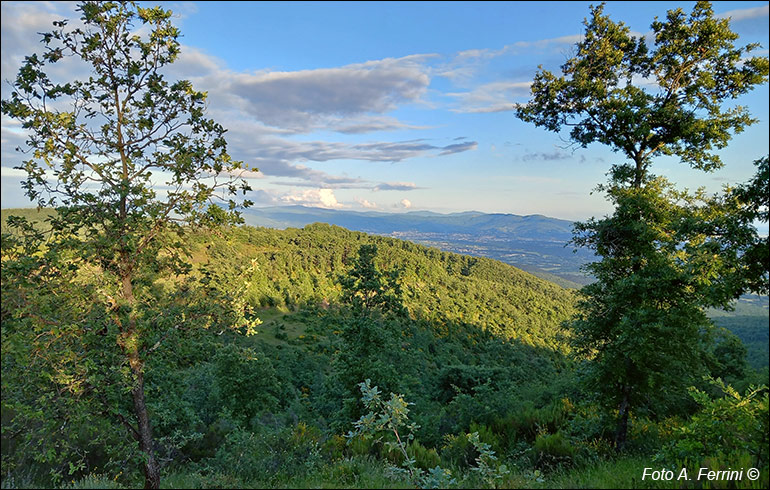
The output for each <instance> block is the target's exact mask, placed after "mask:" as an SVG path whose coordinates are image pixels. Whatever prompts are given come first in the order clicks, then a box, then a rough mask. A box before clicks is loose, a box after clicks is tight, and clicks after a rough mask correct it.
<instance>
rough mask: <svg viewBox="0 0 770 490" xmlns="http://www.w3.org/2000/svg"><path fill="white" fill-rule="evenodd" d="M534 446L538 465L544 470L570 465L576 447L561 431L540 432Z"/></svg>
mask: <svg viewBox="0 0 770 490" xmlns="http://www.w3.org/2000/svg"><path fill="white" fill-rule="evenodd" d="M534 448H535V456H536V464H537V467H538V468H540V469H543V470H550V469H555V468H557V467H560V466H565V465H570V464H571V463H572V458H573V456H574V455H575V447H574V446H573V445H572V443H571V442H570V441H569V440H568V439H567V438H565V437H564V435H563V434H562V433H561V432H557V433H556V434H547V433H543V434H538V436H537V438H536V439H535V445H534Z"/></svg>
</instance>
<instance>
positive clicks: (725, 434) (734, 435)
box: [656, 379, 768, 488]
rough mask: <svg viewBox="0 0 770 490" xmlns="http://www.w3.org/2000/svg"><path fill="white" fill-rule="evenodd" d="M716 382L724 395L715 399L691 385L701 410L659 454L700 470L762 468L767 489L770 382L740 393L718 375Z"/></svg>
mask: <svg viewBox="0 0 770 490" xmlns="http://www.w3.org/2000/svg"><path fill="white" fill-rule="evenodd" d="M712 384H713V385H714V386H716V387H717V388H719V389H720V390H721V391H722V392H723V393H724V395H725V396H724V397H722V398H717V399H712V398H711V397H710V396H709V395H708V394H706V393H704V392H702V391H699V390H697V389H695V388H690V394H691V396H692V397H693V398H694V399H695V401H696V402H697V403H698V404H699V405H700V406H701V409H700V411H698V412H697V413H696V414H694V415H693V416H692V417H691V418H690V421H689V422H688V423H687V424H685V425H684V426H682V427H681V428H679V429H678V430H676V431H675V432H674V436H673V439H674V440H673V441H672V442H671V443H669V444H668V445H666V446H665V447H664V448H663V450H662V451H661V452H660V453H658V455H657V456H656V459H657V460H658V461H660V462H662V463H664V464H667V465H669V466H672V467H687V468H688V469H689V470H690V471H695V472H696V474H697V471H698V469H699V468H710V469H713V470H727V469H728V468H731V469H736V468H757V469H759V470H760V475H761V478H762V480H761V481H759V483H760V484H761V486H760V487H759V488H767V486H768V392H767V387H766V386H761V387H759V388H750V389H749V390H747V392H746V394H745V395H743V396H741V395H740V394H738V392H736V391H735V390H734V389H733V388H732V387H731V386H729V385H725V384H724V383H723V382H722V381H721V380H719V379H717V380H712ZM746 483H748V482H746Z"/></svg>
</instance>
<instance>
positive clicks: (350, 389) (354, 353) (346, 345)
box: [332, 245, 404, 428]
mask: <svg viewBox="0 0 770 490" xmlns="http://www.w3.org/2000/svg"><path fill="white" fill-rule="evenodd" d="M399 275H400V272H399V270H398V269H394V270H392V271H390V272H383V271H381V270H380V268H379V267H378V265H377V245H361V246H360V247H359V249H358V257H357V259H356V260H355V262H354V264H353V267H351V269H350V270H349V271H348V273H347V274H346V275H341V276H340V277H339V278H338V282H339V284H340V285H341V286H342V301H343V303H345V304H348V305H350V306H351V312H352V317H350V318H347V319H345V320H344V321H343V322H342V325H341V326H340V327H341V334H340V340H341V342H342V346H341V347H342V348H341V349H340V350H339V352H338V353H337V354H336V355H335V356H334V359H333V361H332V365H333V367H334V371H335V373H336V376H334V381H333V385H334V386H333V390H336V391H337V392H338V394H339V396H341V397H342V409H341V410H339V412H338V414H337V415H338V421H335V422H334V424H335V425H339V427H340V428H342V427H344V426H345V424H348V423H349V422H350V421H351V420H356V419H357V418H358V417H360V416H361V414H362V413H363V410H364V406H363V405H362V404H361V401H360V400H359V397H358V392H359V389H358V387H359V383H360V382H361V380H362V379H368V378H371V379H374V380H375V381H376V382H377V383H378V385H379V386H382V387H384V388H386V389H389V390H391V391H394V390H397V389H398V388H399V384H400V383H399V381H400V380H399V375H398V370H397V369H396V367H395V362H394V360H395V353H396V351H398V347H397V341H398V339H399V338H400V333H401V328H402V325H401V323H400V322H399V314H400V313H402V312H403V311H404V307H403V305H402V303H401V289H400V285H399V283H398V280H399Z"/></svg>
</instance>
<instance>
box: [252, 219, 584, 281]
mask: <svg viewBox="0 0 770 490" xmlns="http://www.w3.org/2000/svg"><path fill="white" fill-rule="evenodd" d="M244 217H245V219H246V223H247V224H250V225H253V226H264V227H269V228H278V229H284V228H290V227H293V228H302V227H304V226H305V225H308V224H310V223H316V222H321V223H329V224H333V225H337V226H341V227H343V228H347V229H349V230H355V231H363V232H366V233H373V234H377V235H385V236H392V237H396V238H401V239H405V240H410V241H413V242H416V243H420V244H423V245H429V246H433V247H437V248H440V249H442V250H446V251H450V252H458V253H463V254H467V255H475V256H481V257H490V258H494V259H497V260H500V261H503V262H506V263H508V264H511V265H514V266H516V267H519V268H521V269H524V270H526V271H528V272H532V273H533V274H536V275H539V276H540V277H542V278H544V279H548V280H551V281H554V282H557V283H559V284H561V285H562V286H565V287H579V286H580V285H581V284H585V283H586V282H587V281H588V278H587V277H586V276H585V275H584V274H583V273H582V272H581V271H580V266H581V265H583V264H585V263H586V262H588V261H589V260H591V254H590V253H589V252H587V251H584V250H581V251H578V252H574V251H573V247H570V246H566V244H567V242H568V241H569V239H570V238H571V237H572V222H571V221H567V220H563V219H557V218H550V217H548V216H543V215H539V214H535V215H528V216H520V215H515V214H502V213H494V214H488V213H481V212H478V211H467V212H462V213H450V214H440V213H434V212H431V211H412V212H407V213H383V212H377V211H366V212H360V211H340V210H334V209H323V208H312V207H306V206H278V207H267V208H253V209H249V210H247V211H246V213H245V215H244Z"/></svg>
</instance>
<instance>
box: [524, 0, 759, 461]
mask: <svg viewBox="0 0 770 490" xmlns="http://www.w3.org/2000/svg"><path fill="white" fill-rule="evenodd" d="M603 10H604V6H603V5H600V6H599V7H595V8H592V9H591V17H590V18H589V19H587V20H586V21H585V23H584V24H585V27H586V29H585V36H584V38H583V40H582V41H581V42H579V43H577V45H576V53H575V55H574V56H573V57H572V58H570V59H569V60H567V61H566V63H565V64H564V65H562V67H561V68H562V76H558V77H557V76H556V75H554V74H553V73H551V72H550V71H547V70H544V69H542V67H540V70H539V71H538V73H537V75H536V76H535V79H534V82H533V84H532V100H531V101H529V102H528V103H527V104H524V105H520V106H518V107H517V112H516V114H517V116H518V117H519V118H521V119H522V120H524V121H526V122H531V123H534V124H535V125H536V126H539V127H544V128H545V129H547V130H549V131H553V132H560V131H561V130H562V128H564V127H569V128H571V129H570V133H569V137H570V139H571V141H572V142H573V144H575V145H580V146H582V147H586V146H588V145H589V144H591V143H595V142H597V143H601V144H604V145H607V146H609V147H610V148H611V149H612V150H613V151H615V152H617V153H620V154H621V155H622V156H623V157H625V158H626V159H627V161H626V162H624V163H620V164H617V165H613V167H612V168H611V171H610V183H609V185H607V186H600V188H599V189H600V190H601V191H606V192H607V195H608V197H609V199H610V200H611V201H612V202H613V203H614V204H615V212H614V213H613V215H612V216H609V217H606V218H605V219H602V220H594V219H592V220H589V221H588V222H586V223H580V224H578V225H577V226H576V228H575V239H574V243H575V244H577V245H579V246H588V247H590V248H592V249H594V250H595V251H596V253H597V254H598V255H599V256H601V257H602V260H601V262H596V263H593V264H591V265H590V266H589V267H588V270H589V271H590V272H591V273H592V274H594V276H595V277H596V279H597V281H596V283H594V284H592V285H590V286H587V287H585V288H584V289H583V290H582V291H581V295H582V300H581V302H580V313H579V314H578V316H577V318H576V320H575V322H574V323H573V329H574V333H575V335H574V343H575V346H576V348H577V352H579V353H582V354H583V355H584V356H585V357H587V358H589V359H592V363H591V365H590V368H589V372H590V376H589V377H588V378H587V379H588V381H589V386H591V387H592V388H593V389H594V390H595V392H596V393H597V394H598V395H599V396H600V398H601V399H602V400H603V401H604V403H605V404H606V405H607V406H612V407H617V409H618V426H617V430H616V435H615V443H616V447H617V448H618V449H619V450H620V449H622V447H623V445H624V444H625V440H626V433H627V427H628V418H629V412H630V411H631V410H632V409H635V408H641V407H643V406H645V405H646V406H647V407H651V406H652V404H653V403H654V402H655V401H656V397H655V396H654V395H655V393H660V390H661V389H662V387H663V386H666V385H669V386H670V385H671V383H672V382H675V381H676V380H677V376H680V375H681V374H682V371H680V369H682V368H686V371H685V372H688V373H689V372H692V371H693V370H694V369H695V367H696V365H697V364H699V356H700V353H699V352H698V351H697V349H696V348H695V346H696V344H697V342H696V341H695V340H694V339H695V338H697V336H698V335H699V334H700V333H701V332H702V331H703V328H704V327H705V326H706V325H707V323H706V318H705V316H704V315H703V313H702V311H701V310H702V308H703V307H706V306H720V307H726V306H727V304H728V303H729V301H730V300H731V299H733V298H735V297H737V295H739V294H740V293H741V292H742V291H743V290H744V289H745V287H746V282H745V281H742V280H739V279H736V278H738V277H740V274H736V271H739V270H740V269H741V268H742V267H741V266H740V264H739V258H740V257H742V256H743V255H745V251H746V246H747V244H748V243H749V242H751V241H752V240H753V239H754V238H752V237H756V231H755V230H753V229H751V228H750V227H749V226H740V223H739V224H736V223H733V224H732V225H731V224H730V220H729V219H726V218H727V217H729V216H735V213H738V212H741V211H740V209H738V208H735V207H734V206H732V204H735V201H734V200H733V201H732V202H731V203H730V204H731V205H727V203H725V202H723V201H720V199H718V198H709V197H707V196H705V194H704V193H703V192H702V191H699V192H698V193H697V194H695V195H689V194H687V193H681V192H676V191H674V189H673V188H672V186H671V185H670V184H669V183H668V182H667V181H665V180H664V179H660V178H657V177H655V176H654V175H652V174H651V173H650V167H651V165H652V163H653V161H654V160H655V158H656V157H660V156H676V157H679V158H680V159H681V161H683V162H685V163H687V164H689V165H691V166H692V167H694V168H697V169H701V170H704V171H710V170H713V169H716V168H719V167H721V166H722V161H721V159H720V157H719V155H718V153H716V151H717V150H719V149H721V148H724V147H725V146H726V145H727V143H728V142H729V140H730V139H731V137H732V134H733V133H737V132H740V131H742V130H743V129H744V128H745V127H746V126H748V125H750V124H751V123H753V122H754V120H753V119H752V118H751V117H750V116H749V113H748V110H747V109H746V108H745V107H741V106H735V107H732V108H725V107H723V106H724V103H725V102H726V101H728V100H731V99H735V98H737V97H739V96H741V95H743V94H745V93H747V92H748V91H750V90H752V89H753V88H754V87H755V86H757V85H759V84H761V83H764V82H765V81H766V80H767V75H768V60H767V58H761V57H746V55H747V54H748V53H749V52H751V51H753V50H754V49H756V48H757V47H758V46H757V45H753V44H750V45H747V46H745V47H739V48H737V47H735V44H734V42H735V40H736V39H737V35H736V34H735V33H733V32H732V31H731V30H730V28H729V22H728V20H727V19H718V18H715V17H714V13H713V11H712V9H711V6H710V5H709V3H708V2H698V3H697V4H696V5H695V7H694V9H693V11H692V13H691V14H690V15H689V16H688V15H686V14H685V13H684V12H683V11H682V10H681V9H676V10H671V11H669V12H668V14H667V17H666V19H665V20H664V21H661V20H658V19H656V20H655V21H654V22H653V23H652V31H653V32H652V34H653V38H654V40H653V42H652V43H651V45H650V44H648V41H647V40H646V39H645V38H644V37H639V38H637V37H634V36H632V35H631V34H630V30H629V28H628V27H627V26H625V25H624V24H623V23H622V22H620V23H616V22H614V21H612V20H611V19H610V18H609V17H608V16H607V15H605V14H604V12H603ZM742 224H744V225H745V222H742ZM730 232H737V233H734V234H731V233H730ZM692 336H695V337H692Z"/></svg>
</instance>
